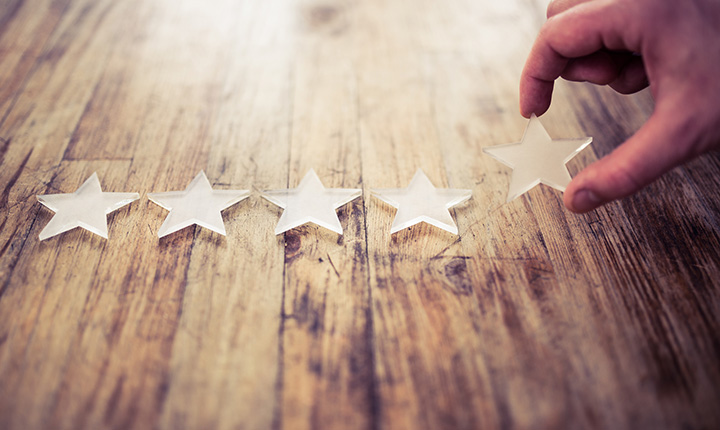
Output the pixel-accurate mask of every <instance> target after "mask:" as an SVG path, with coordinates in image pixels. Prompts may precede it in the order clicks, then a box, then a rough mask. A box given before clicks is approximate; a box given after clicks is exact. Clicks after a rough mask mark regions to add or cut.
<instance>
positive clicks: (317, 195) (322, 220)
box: [262, 169, 362, 234]
mask: <svg viewBox="0 0 720 430" xmlns="http://www.w3.org/2000/svg"><path fill="white" fill-rule="evenodd" d="M361 193H362V190H360V189H356V188H325V187H324V186H323V184H322V182H320V178H318V175H317V173H315V170H313V169H310V170H308V172H307V173H306V174H305V177H304V178H302V180H301V181H300V184H299V185H298V187H297V188H291V189H285V190H269V191H265V192H264V193H263V195H262V196H263V197H264V198H266V199H267V200H269V201H270V202H271V203H273V204H275V205H278V206H280V207H281V208H283V209H284V211H283V213H282V215H281V216H280V221H278V224H277V226H276V227H275V234H280V233H284V232H286V231H288V230H290V229H293V228H295V227H299V226H301V225H303V224H306V223H309V222H312V223H315V224H317V225H319V226H321V227H325V228H327V229H328V230H332V231H334V232H335V233H337V234H342V233H343V229H342V226H341V225H340V219H339V218H338V216H337V213H336V212H335V210H336V209H337V208H339V207H340V206H343V205H345V204H347V203H350V202H351V201H352V200H355V199H356V198H358V197H360V194H361Z"/></svg>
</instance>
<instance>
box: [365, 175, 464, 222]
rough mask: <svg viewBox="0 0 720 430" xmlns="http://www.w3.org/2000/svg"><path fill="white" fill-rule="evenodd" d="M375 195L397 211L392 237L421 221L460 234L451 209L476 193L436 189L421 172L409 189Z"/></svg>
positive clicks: (375, 192) (384, 190)
mask: <svg viewBox="0 0 720 430" xmlns="http://www.w3.org/2000/svg"><path fill="white" fill-rule="evenodd" d="M373 193H374V194H375V195H376V196H377V197H378V198H379V199H380V200H382V201H384V202H385V203H387V204H389V205H390V206H392V207H394V208H397V213H396V214H395V219H394V220H393V224H392V227H391V228H390V234H393V233H396V232H398V231H400V230H402V229H405V228H408V227H410V226H413V225H415V224H419V223H421V222H426V223H428V224H431V225H434V226H435V227H438V228H441V229H443V230H445V231H448V232H450V233H452V234H458V228H457V225H455V222H454V221H453V219H452V216H451V215H450V211H449V210H448V209H450V208H451V207H453V206H456V205H458V204H460V203H462V202H464V201H466V200H468V199H469V198H470V196H471V195H472V190H460V189H453V188H435V186H434V185H433V184H432V182H430V179H428V177H427V176H426V175H425V173H424V172H423V171H422V170H420V169H418V170H417V171H416V172H415V176H413V178H412V180H411V181H410V185H408V186H407V188H386V189H377V190H373Z"/></svg>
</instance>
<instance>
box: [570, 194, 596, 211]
mask: <svg viewBox="0 0 720 430" xmlns="http://www.w3.org/2000/svg"><path fill="white" fill-rule="evenodd" d="M601 203H602V200H601V199H600V197H598V196H597V194H595V193H593V192H592V191H590V190H580V191H578V192H576V193H575V196H574V197H573V200H572V205H573V209H575V210H576V211H578V212H587V211H589V210H592V209H595V208H596V207H598V206H600V204H601Z"/></svg>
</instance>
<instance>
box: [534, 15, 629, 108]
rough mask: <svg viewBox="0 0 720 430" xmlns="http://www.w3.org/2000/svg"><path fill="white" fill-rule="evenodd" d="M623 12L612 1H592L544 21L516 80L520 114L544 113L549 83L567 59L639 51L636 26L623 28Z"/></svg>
mask: <svg viewBox="0 0 720 430" xmlns="http://www.w3.org/2000/svg"><path fill="white" fill-rule="evenodd" d="M622 6H626V5H625V4H623V5H622ZM626 12H627V7H619V6H618V5H617V4H616V3H613V2H609V1H592V2H586V3H582V4H579V5H577V6H574V7H572V8H570V9H568V10H566V11H565V12H562V13H560V14H558V15H556V16H553V17H551V18H550V19H548V20H547V22H546V23H545V24H544V25H543V27H542V29H541V30H540V34H539V35H538V37H537V39H535V43H534V45H533V47H532V50H531V51H530V54H529V55H528V58H527V60H526V62H525V67H524V68H523V72H522V76H521V77H520V113H521V114H522V115H523V116H525V117H530V115H531V114H533V113H535V114H536V115H542V114H543V113H545V111H547V109H548V107H550V100H551V97H552V90H553V83H554V82H555V79H557V78H559V77H560V75H561V74H562V72H563V70H564V69H565V67H566V66H567V64H568V61H569V60H570V59H572V58H580V57H584V56H586V55H589V54H592V53H593V52H596V51H598V50H600V49H603V48H605V49H609V50H631V51H639V50H640V49H639V48H640V37H639V33H638V31H637V26H632V25H627V23H626V21H627V20H628V17H627V13H626Z"/></svg>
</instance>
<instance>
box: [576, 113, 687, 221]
mask: <svg viewBox="0 0 720 430" xmlns="http://www.w3.org/2000/svg"><path fill="white" fill-rule="evenodd" d="M665 106H667V104H665V105H663V106H660V105H659V104H658V105H657V106H656V108H655V112H654V113H653V114H652V116H651V117H650V119H648V121H647V122H646V123H645V125H643V126H642V128H640V130H638V131H637V133H635V135H634V136H632V137H631V138H630V139H628V140H627V141H626V142H625V143H623V144H622V145H620V146H619V147H618V148H616V149H615V150H614V151H613V152H612V153H611V154H609V155H607V156H606V157H604V158H602V159H601V160H599V161H597V162H595V163H593V164H591V165H590V166H588V167H587V168H585V169H584V170H583V171H582V172H580V173H579V174H578V175H577V176H576V177H575V178H574V179H573V180H572V181H571V182H570V184H569V185H568V187H567V189H566V191H565V195H564V197H563V199H564V202H565V206H567V208H568V209H570V210H571V211H573V212H578V213H582V212H588V211H590V210H593V209H595V208H597V207H598V206H600V205H603V204H605V203H608V202H610V201H612V200H616V199H620V198H623V197H626V196H629V195H630V194H633V193H635V192H637V191H639V190H640V189H642V188H644V187H645V186H646V185H648V184H650V183H651V182H653V181H654V180H656V179H657V178H659V177H660V176H662V175H663V174H664V173H665V172H667V171H669V170H671V169H672V168H674V167H676V166H678V165H680V164H682V163H684V162H686V161H688V160H690V159H691V158H693V157H695V156H696V155H698V150H697V149H698V148H697V147H698V145H697V144H696V143H697V142H698V139H697V136H695V134H696V133H695V132H694V130H697V127H696V125H693V119H692V117H691V116H689V115H678V111H677V110H675V111H674V112H673V110H672V109H670V108H667V107H665Z"/></svg>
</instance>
